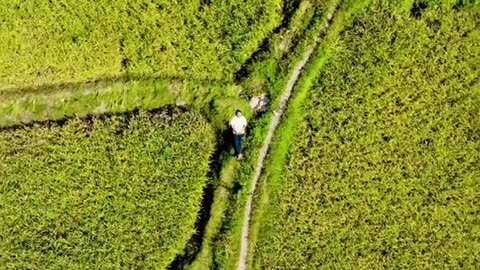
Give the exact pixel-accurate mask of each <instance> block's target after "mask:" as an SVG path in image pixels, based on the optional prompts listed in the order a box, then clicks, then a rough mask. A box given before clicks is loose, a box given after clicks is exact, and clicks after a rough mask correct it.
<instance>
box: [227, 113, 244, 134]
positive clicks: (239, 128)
mask: <svg viewBox="0 0 480 270" xmlns="http://www.w3.org/2000/svg"><path fill="white" fill-rule="evenodd" d="M230 126H231V127H232V129H233V134H239V135H242V134H245V128H246V127H247V119H246V118H245V116H243V115H242V116H240V117H238V116H234V117H233V118H232V120H231V121H230Z"/></svg>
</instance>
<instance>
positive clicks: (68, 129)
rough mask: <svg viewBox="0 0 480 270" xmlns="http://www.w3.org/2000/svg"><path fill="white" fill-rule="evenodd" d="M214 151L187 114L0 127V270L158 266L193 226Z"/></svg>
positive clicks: (209, 137)
mask: <svg viewBox="0 0 480 270" xmlns="http://www.w3.org/2000/svg"><path fill="white" fill-rule="evenodd" d="M213 150H214V136H213V130H212V128H211V127H210V125H209V124H208V123H207V122H206V120H205V119H204V118H203V117H202V116H200V115H199V114H198V113H195V112H180V111H176V110H174V111H170V112H165V111H164V112H156V113H145V112H140V113H131V114H124V115H113V116H102V117H96V118H82V119H80V118H71V119H68V120H65V121H62V122H48V123H45V124H32V125H28V126H23V127H16V128H9V129H3V130H2V131H0V216H1V219H0V239H1V240H0V241H1V244H0V265H1V267H0V268H2V269H93V268H95V269H123V268H125V269H127V268H128V269H153V268H155V269H165V268H166V267H167V266H168V265H170V263H171V262H172V261H173V259H174V258H175V256H176V255H177V254H179V253H181V252H182V251H183V249H184V247H185V245H186V243H187V241H188V240H189V239H190V237H191V236H192V234H193V233H194V232H195V228H194V223H195V221H196V219H197V214H198V211H199V209H200V203H201V201H202V195H203V188H204V187H205V185H206V183H207V172H208V170H209V163H210V157H211V155H212V153H213Z"/></svg>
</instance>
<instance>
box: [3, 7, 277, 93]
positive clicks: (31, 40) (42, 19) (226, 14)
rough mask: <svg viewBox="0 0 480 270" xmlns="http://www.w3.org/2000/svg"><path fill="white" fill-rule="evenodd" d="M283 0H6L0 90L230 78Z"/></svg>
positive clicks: (266, 32)
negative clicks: (123, 79) (122, 79)
mask: <svg viewBox="0 0 480 270" xmlns="http://www.w3.org/2000/svg"><path fill="white" fill-rule="evenodd" d="M281 13H282V1H280V0H273V1H272V0H269V1H266V0H245V1H234V0H221V1H218V0H211V1H210V0H209V1H204V0H192V1H169V0H134V1H130V0H121V1H113V2H112V1H93V0H52V1H22V0H0V18H2V22H1V25H2V27H1V28H0V40H2V42H1V43H0V90H8V89H17V88H20V89H22V88H28V87H36V86H40V85H45V84H55V83H68V82H80V81H85V80H96V79H104V78H112V77H118V76H124V75H125V74H128V75H129V76H137V77H151V76H161V77H168V78H171V77H174V78H190V79H192V78H195V79H201V80H229V79H231V78H232V76H233V73H234V72H235V71H237V70H238V69H239V68H240V67H241V65H242V64H243V63H244V62H245V61H246V60H247V59H249V58H250V56H251V55H252V53H253V52H254V51H256V50H257V48H258V46H259V45H260V43H261V42H262V40H263V39H265V38H266V37H267V36H268V35H269V33H270V32H271V31H272V30H273V29H274V28H275V27H277V26H278V25H279V24H280V23H281V20H282V14H281Z"/></svg>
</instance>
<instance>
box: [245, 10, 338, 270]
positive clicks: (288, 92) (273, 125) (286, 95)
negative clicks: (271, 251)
mask: <svg viewBox="0 0 480 270" xmlns="http://www.w3.org/2000/svg"><path fill="white" fill-rule="evenodd" d="M337 9H338V6H334V7H332V8H331V9H330V10H329V12H328V14H327V20H326V21H325V22H324V24H323V25H322V27H321V29H320V33H326V32H327V31H328V28H329V26H330V23H331V21H332V19H333V16H334V13H335V12H336V11H337ZM318 40H319V35H317V36H316V38H315V39H314V42H313V44H312V45H310V48H309V49H308V50H307V51H306V52H305V54H304V56H303V58H302V60H301V61H300V63H298V64H297V66H295V69H294V72H293V74H292V76H291V77H290V79H289V81H288V84H287V87H286V88H285V91H284V92H283V94H282V97H281V102H280V106H279V108H278V109H277V110H276V111H275V114H274V117H273V119H272V120H271V122H270V127H269V129H268V134H267V137H266V138H265V141H264V142H263V144H262V149H261V150H260V155H259V156H258V161H257V165H256V166H255V174H254V175H253V181H252V184H251V188H250V192H249V195H248V199H247V205H246V207H245V214H244V218H243V225H242V236H241V237H242V239H241V247H240V258H239V263H238V270H246V269H247V257H248V242H249V230H250V218H251V214H252V202H253V195H254V194H255V190H256V188H257V183H258V179H259V178H260V175H261V173H262V169H263V164H264V161H265V157H266V156H267V153H268V151H269V150H270V145H271V143H272V139H273V135H274V133H275V130H276V129H277V127H278V124H279V123H280V121H281V118H282V116H283V113H284V112H285V109H286V107H287V104H288V101H289V100H290V97H291V96H292V93H293V89H294V88H295V86H296V84H297V81H298V79H299V77H300V74H301V72H302V70H303V68H304V67H305V65H306V64H307V62H308V61H309V60H310V58H311V56H312V54H313V51H314V50H315V48H316V47H317V44H318Z"/></svg>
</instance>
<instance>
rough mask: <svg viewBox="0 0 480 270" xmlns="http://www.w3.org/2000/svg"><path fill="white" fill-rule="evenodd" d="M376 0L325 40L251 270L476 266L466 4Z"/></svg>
mask: <svg viewBox="0 0 480 270" xmlns="http://www.w3.org/2000/svg"><path fill="white" fill-rule="evenodd" d="M379 2H380V3H379ZM382 4H385V3H383V2H381V1H377V3H376V4H374V5H373V6H372V7H371V8H370V9H369V11H368V12H366V13H365V14H362V15H360V16H358V17H357V18H356V19H355V20H353V24H352V25H349V26H347V27H346V29H345V31H343V32H342V33H341V34H340V37H339V39H338V40H336V41H335V42H334V43H333V44H334V46H331V47H330V53H331V55H332V58H331V59H330V60H329V62H328V63H327V64H326V65H325V66H324V68H323V69H322V72H321V73H320V74H319V80H318V82H317V83H316V85H315V86H313V88H312V89H311V92H310V96H309V98H308V99H307V101H306V103H305V104H304V107H303V112H304V119H305V120H304V121H303V122H302V123H298V128H297V130H296V136H295V137H294V138H295V143H294V145H293V147H292V149H291V151H290V153H289V154H288V156H287V157H288V158H287V161H286V164H285V165H286V168H285V169H283V170H280V171H278V170H271V171H272V173H273V174H280V175H281V176H280V177H281V178H282V179H283V180H282V181H281V182H280V183H281V187H279V188H277V189H278V193H277V194H274V196H272V197H271V200H270V201H269V202H268V203H269V206H268V208H267V209H266V210H265V211H268V213H266V215H268V216H271V217H274V218H271V219H268V220H263V224H261V225H260V226H259V227H260V232H259V233H258V235H257V238H258V239H257V240H258V241H257V243H256V246H255V248H256V250H255V254H254V255H255V256H254V260H255V261H254V265H255V267H256V268H258V269H260V268H261V269H283V268H302V269H303V268H304V269H320V268H325V269H343V268H359V269H372V268H378V269H384V268H406V269H430V268H476V267H478V266H479V263H480V262H479V260H478V258H480V253H479V250H480V244H479V243H480V231H479V230H478V224H479V222H480V221H479V218H478V217H479V216H480V207H479V205H480V204H479V203H480V192H479V190H480V182H479V179H480V157H479V155H478V153H479V152H480V137H479V134H480V129H479V127H480V85H479V78H480V71H479V70H478V63H479V62H480V47H479V46H478V44H479V43H480V31H479V29H480V27H479V26H480V20H479V18H480V17H479V16H478V11H474V10H473V9H462V8H456V9H450V8H447V5H438V4H436V3H434V2H433V1H429V2H428V4H419V3H417V4H413V5H412V7H413V11H414V14H415V16H412V14H411V11H412V9H410V8H409V9H407V10H406V12H405V11H402V12H400V11H399V12H396V11H395V8H394V7H388V5H382ZM416 8H420V9H421V11H420V10H419V11H417V10H416ZM419 12H420V13H419ZM306 112H308V113H306ZM270 177H277V178H278V176H270Z"/></svg>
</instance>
